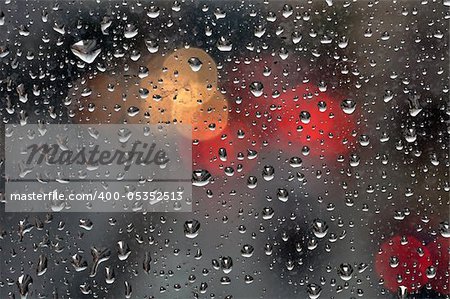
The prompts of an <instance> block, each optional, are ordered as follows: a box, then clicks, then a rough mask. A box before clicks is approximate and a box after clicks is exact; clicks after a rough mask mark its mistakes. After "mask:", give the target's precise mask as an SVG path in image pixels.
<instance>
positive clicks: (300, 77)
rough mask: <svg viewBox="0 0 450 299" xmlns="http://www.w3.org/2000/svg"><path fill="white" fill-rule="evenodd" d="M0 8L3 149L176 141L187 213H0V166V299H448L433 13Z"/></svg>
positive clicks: (389, 6) (440, 55)
mask: <svg viewBox="0 0 450 299" xmlns="http://www.w3.org/2000/svg"><path fill="white" fill-rule="evenodd" d="M0 1H1V3H0V114H1V117H2V120H3V122H2V125H1V126H0V131H1V132H0V133H1V134H0V136H1V137H0V138H2V139H1V144H2V148H4V147H7V146H8V144H5V142H6V141H5V140H7V139H8V136H9V134H13V133H11V131H9V130H6V129H5V127H7V126H10V125H16V126H18V127H24V126H27V125H32V124H38V125H40V126H42V125H49V124H57V125H64V124H87V125H92V126H93V125H100V126H101V125H105V126H106V125H110V124H120V125H124V126H125V125H158V124H160V125H162V124H164V125H165V124H170V125H174V126H181V125H188V126H190V128H191V129H192V132H191V133H182V131H177V133H173V134H172V135H170V136H169V137H170V138H174V139H177V138H178V139H179V140H181V139H183V140H185V139H188V140H189V142H188V144H192V146H186V147H180V148H179V149H178V148H177V151H178V154H179V155H180V159H179V160H177V161H178V162H180V166H179V167H180V168H179V172H180V173H182V172H183V171H186V170H187V169H189V172H191V167H192V179H191V178H189V179H188V182H189V185H192V186H189V187H192V199H190V200H189V204H190V206H189V209H192V212H184V213H181V212H145V213H144V212H142V211H140V210H136V211H133V212H131V213H130V212H129V211H128V212H127V213H107V212H105V211H97V210H96V212H79V213H77V212H70V211H68V212H65V213H62V212H61V211H58V210H54V211H50V212H5V203H7V201H8V198H9V197H8V196H9V194H8V192H5V183H6V184H8V180H10V179H11V178H10V177H9V176H8V174H7V173H6V174H5V171H4V168H5V155H4V154H3V153H2V159H1V161H2V162H1V165H2V169H3V175H2V184H1V187H0V192H1V195H2V196H1V203H0V269H1V277H0V298H76V299H78V298H124V297H125V298H139V299H142V298H183V299H184V298H211V299H212V298H227V299H230V298H271V299H272V298H282V299H286V298H311V299H314V298H336V299H341V298H342V299H343V298H369V299H372V298H417V299H419V298H449V296H450V286H449V247H450V246H449V238H450V228H449V191H450V184H449V147H448V145H449V132H450V130H449V115H450V109H449V61H448V60H449V19H450V1H449V0H421V1H412V0H411V1H406V0H404V1H400V0H398V1H397V0H389V1H388V0H373V1H365V0H361V1H356V0H348V1H342V0H339V1H338V0H320V1H312V0H299V1H277V0H271V1H256V0H253V1H228V0H224V1H197V0H184V1H178V0H177V1H169V0H168V1H144V0H141V1H131V0H128V1H127V0H121V1H104V0H98V1H93V0H87V1H71V0H60V1H53V0H52V1H47V0H36V1H26V0H0ZM12 131H14V130H12ZM30 136H31V135H30ZM30 136H29V137H27V138H31V137H30ZM82 144H83V142H81V143H80V146H81V145H82ZM168 146H169V147H170V144H169V145H168ZM172 149H173V148H172ZM9 150H12V151H14V148H13V149H11V148H10V149H9ZM15 150H16V151H17V152H18V153H20V154H21V153H22V149H21V148H20V146H18V148H16V149H15ZM191 156H192V157H191ZM183 157H184V158H185V159H183ZM6 162H7V161H6ZM18 167H21V166H20V165H19V166H18ZM87 168H88V170H87V171H88V172H89V173H91V174H93V173H92V172H95V171H96V169H95V168H92V167H87ZM70 169H72V168H71V167H69V166H67V168H65V170H66V171H67V172H70ZM97 171H98V170H97ZM75 174H76V173H75ZM103 174H104V173H103ZM148 175H149V176H150V174H148ZM32 178H33V179H34V180H36V179H37V178H36V177H35V176H34V177H32ZM116 178H117V176H116ZM117 180H120V179H119V178H118V179H117ZM41 183H45V182H41ZM59 183H61V184H65V183H67V182H59ZM143 184H144V185H145V186H149V187H148V188H149V190H150V188H151V186H154V184H155V182H152V179H151V178H145V179H144V181H143ZM152 184H153V185H152ZM17 188H19V189H20V188H21V187H20V185H19V187H17ZM31 189H32V188H31ZM31 189H30V187H29V186H26V183H23V190H24V192H31V191H32V190H31ZM38 189H39V188H36V192H39V190H38ZM107 190H108V186H105V191H107ZM74 192H76V190H75V191H74ZM123 194H125V193H123ZM132 196H134V197H133V199H136V196H137V195H136V193H133V194H132Z"/></svg>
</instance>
